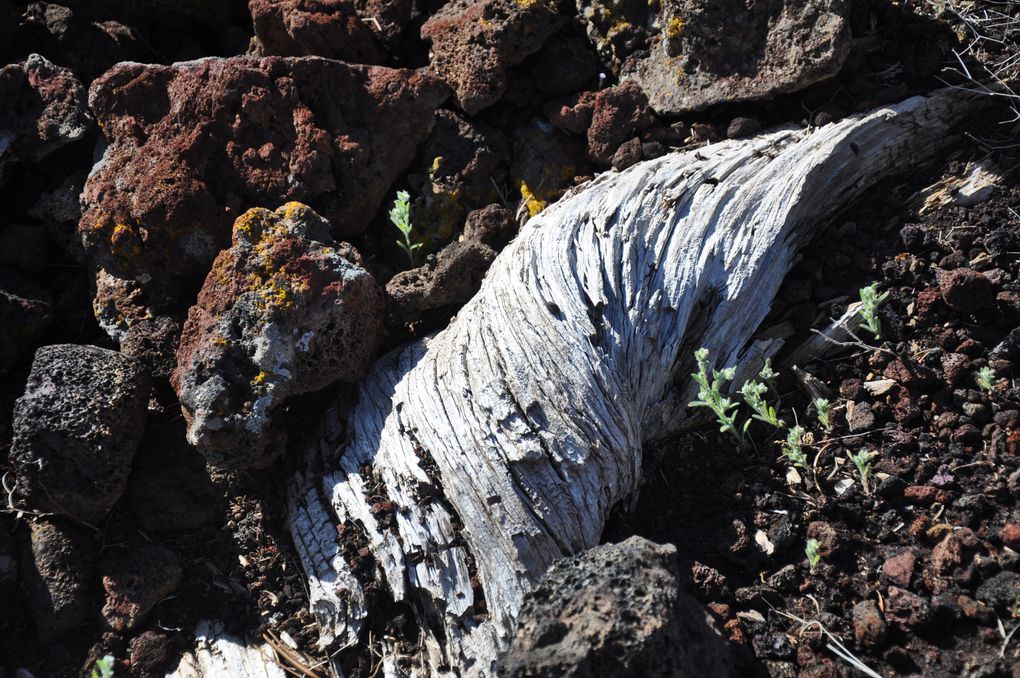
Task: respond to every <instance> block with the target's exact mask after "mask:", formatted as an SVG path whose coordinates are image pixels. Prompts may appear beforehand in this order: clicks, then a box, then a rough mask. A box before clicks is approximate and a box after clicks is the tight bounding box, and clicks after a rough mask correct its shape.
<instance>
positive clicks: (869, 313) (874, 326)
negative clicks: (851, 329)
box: [858, 282, 889, 339]
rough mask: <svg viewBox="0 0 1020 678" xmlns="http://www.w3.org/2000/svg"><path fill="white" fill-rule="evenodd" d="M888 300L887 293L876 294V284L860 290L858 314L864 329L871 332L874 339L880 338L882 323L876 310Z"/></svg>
mask: <svg viewBox="0 0 1020 678" xmlns="http://www.w3.org/2000/svg"><path fill="white" fill-rule="evenodd" d="M888 298H889V293H888V292H882V294H879V293H878V283H877V282H875V283H871V284H870V285H868V286H867V287H862V288H861V308H860V310H859V311H858V313H860V315H861V319H863V320H864V329H866V330H867V331H869V332H871V334H872V336H874V337H875V339H881V338H882V321H881V320H880V319H879V317H878V309H879V308H880V307H881V306H882V304H884V303H885V302H886V300H887V299H888Z"/></svg>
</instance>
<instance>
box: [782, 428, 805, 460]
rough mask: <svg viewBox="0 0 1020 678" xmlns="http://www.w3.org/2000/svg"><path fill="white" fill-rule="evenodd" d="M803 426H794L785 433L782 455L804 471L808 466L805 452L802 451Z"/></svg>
mask: <svg viewBox="0 0 1020 678" xmlns="http://www.w3.org/2000/svg"><path fill="white" fill-rule="evenodd" d="M804 433H805V431H804V427H803V426H794V427H793V428H791V429H790V431H789V433H787V434H786V442H784V443H783V456H785V457H786V458H787V459H789V460H790V463H791V464H793V465H794V466H796V467H798V468H802V469H804V470H805V471H806V470H807V468H808V458H807V454H805V453H804V448H803V446H802V440H803V438H804Z"/></svg>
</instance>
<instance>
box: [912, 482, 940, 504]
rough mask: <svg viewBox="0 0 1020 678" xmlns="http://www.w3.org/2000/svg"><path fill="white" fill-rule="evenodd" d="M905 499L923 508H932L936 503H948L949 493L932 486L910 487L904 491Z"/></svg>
mask: <svg viewBox="0 0 1020 678" xmlns="http://www.w3.org/2000/svg"><path fill="white" fill-rule="evenodd" d="M903 497H904V498H905V499H906V500H907V501H911V502H915V503H917V504H920V505H922V506H931V505H932V504H934V503H935V502H942V503H944V502H946V501H947V500H948V499H949V493H948V492H946V491H945V490H940V489H938V488H937V487H932V486H931V485H909V486H907V487H906V489H904V490H903Z"/></svg>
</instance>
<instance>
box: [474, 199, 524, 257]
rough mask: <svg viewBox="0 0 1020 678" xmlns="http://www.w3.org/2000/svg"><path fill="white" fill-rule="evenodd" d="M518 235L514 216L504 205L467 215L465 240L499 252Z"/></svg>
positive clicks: (478, 210) (491, 206) (485, 208)
mask: <svg viewBox="0 0 1020 678" xmlns="http://www.w3.org/2000/svg"><path fill="white" fill-rule="evenodd" d="M516 234H517V222H516V221H514V215H513V214H512V213H511V212H510V210H508V209H507V208H505V207H503V206H502V205H495V204H493V205H486V206H485V207H482V208H481V209H477V210H474V211H473V212H471V213H470V214H468V215H467V221H466V222H465V223H464V239H465V240H477V241H478V242H480V243H483V244H485V245H488V246H489V247H491V248H492V249H494V250H496V251H497V252H499V251H500V250H502V249H503V248H504V247H506V246H507V243H509V242H510V241H511V240H512V239H513V237H514V236H515V235H516Z"/></svg>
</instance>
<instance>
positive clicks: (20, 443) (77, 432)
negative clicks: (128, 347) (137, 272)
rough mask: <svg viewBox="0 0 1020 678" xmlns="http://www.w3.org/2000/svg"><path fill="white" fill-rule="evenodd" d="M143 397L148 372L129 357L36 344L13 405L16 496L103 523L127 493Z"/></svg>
mask: <svg viewBox="0 0 1020 678" xmlns="http://www.w3.org/2000/svg"><path fill="white" fill-rule="evenodd" d="M148 401H149V377H148V374H147V373H146V371H145V368H144V367H143V366H142V364H141V363H139V362H138V361H137V360H134V359H133V358H129V357H127V356H124V355H121V354H120V353H117V352H115V351H109V350H107V349H104V348H98V347H96V346H76V345H72V344H55V345H52V346H44V347H43V348H40V349H39V350H38V351H36V353H35V360H34V361H33V362H32V372H31V374H30V375H29V377H28V383H27V384H26V385H25V394H24V395H23V396H21V397H20V398H18V400H17V402H16V403H15V405H14V439H13V441H12V443H11V461H12V462H13V466H14V470H15V472H16V474H17V492H16V497H17V499H18V500H19V501H21V502H23V505H24V506H27V507H28V508H31V509H34V510H38V511H44V512H51V513H66V514H69V515H71V516H74V517H75V518H78V519H79V520H83V521H85V522H88V523H92V524H95V523H97V522H99V521H100V520H102V518H103V517H104V516H105V515H106V514H107V512H109V510H110V508H111V507H112V506H113V504H114V503H116V501H117V500H118V499H119V498H120V496H121V495H122V494H123V493H124V488H125V486H126V485H127V479H128V474H129V473H130V470H131V460H132V458H133V457H134V454H135V450H136V449H137V448H138V443H139V441H140V440H141V438H142V432H143V431H144V429H145V417H146V407H147V405H148Z"/></svg>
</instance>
